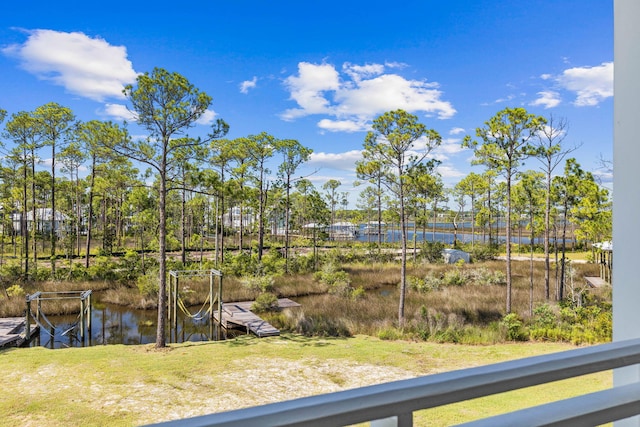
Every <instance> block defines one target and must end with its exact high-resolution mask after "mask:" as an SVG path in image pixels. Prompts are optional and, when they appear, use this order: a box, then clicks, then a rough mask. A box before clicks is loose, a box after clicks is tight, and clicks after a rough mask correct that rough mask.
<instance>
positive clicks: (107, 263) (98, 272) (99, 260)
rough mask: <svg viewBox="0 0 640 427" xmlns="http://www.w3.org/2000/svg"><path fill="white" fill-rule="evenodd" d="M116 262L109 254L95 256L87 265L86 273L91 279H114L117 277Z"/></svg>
mask: <svg viewBox="0 0 640 427" xmlns="http://www.w3.org/2000/svg"><path fill="white" fill-rule="evenodd" d="M118 267H119V266H118V264H117V263H116V262H115V261H113V260H112V259H111V257H109V256H97V257H96V258H95V259H94V260H93V263H92V264H91V265H90V266H89V269H88V271H87V274H88V275H89V278H91V279H93V280H116V279H118V278H119V274H118V273H119V269H118Z"/></svg>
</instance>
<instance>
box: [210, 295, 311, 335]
mask: <svg viewBox="0 0 640 427" xmlns="http://www.w3.org/2000/svg"><path fill="white" fill-rule="evenodd" d="M252 304H253V301H242V302H225V303H223V304H222V322H221V323H222V326H223V327H225V328H236V327H240V328H246V330H247V332H252V333H254V334H255V335H257V336H258V337H260V338H262V337H271V336H277V335H280V330H279V329H277V328H276V327H274V326H273V325H271V324H270V323H269V322H267V321H265V320H263V319H261V318H260V317H259V316H258V315H257V314H255V313H254V312H252V311H251V305H252ZM299 306H300V304H298V303H297V302H294V301H291V300H290V299H288V298H280V299H278V307H280V308H290V307H299ZM214 317H215V319H216V321H218V322H220V320H219V319H218V312H217V310H216V311H214Z"/></svg>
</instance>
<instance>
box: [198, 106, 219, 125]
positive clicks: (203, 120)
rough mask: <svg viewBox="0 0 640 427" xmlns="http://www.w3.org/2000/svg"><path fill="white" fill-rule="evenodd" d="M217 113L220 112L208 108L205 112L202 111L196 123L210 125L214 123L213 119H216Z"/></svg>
mask: <svg viewBox="0 0 640 427" xmlns="http://www.w3.org/2000/svg"><path fill="white" fill-rule="evenodd" d="M217 115H218V114H217V113H216V112H215V111H213V110H210V109H207V110H205V112H204V113H202V115H201V116H200V117H199V118H198V120H196V123H197V124H199V125H205V126H206V125H210V124H211V123H213V119H215V117H216V116H217Z"/></svg>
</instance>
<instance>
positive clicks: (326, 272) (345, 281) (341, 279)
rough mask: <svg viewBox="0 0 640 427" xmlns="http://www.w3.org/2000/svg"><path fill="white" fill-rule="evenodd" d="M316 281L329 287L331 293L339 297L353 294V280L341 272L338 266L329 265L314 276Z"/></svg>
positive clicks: (347, 274)
mask: <svg viewBox="0 0 640 427" xmlns="http://www.w3.org/2000/svg"><path fill="white" fill-rule="evenodd" d="M313 277H314V279H316V280H318V281H319V282H321V283H324V284H325V285H327V286H328V287H329V293H331V294H337V295H345V296H346V295H349V293H350V292H351V279H350V278H349V273H347V272H346V271H344V270H340V269H339V268H338V267H337V266H336V264H334V263H327V264H325V265H324V266H323V267H322V270H320V271H318V272H316V273H315V274H314V275H313Z"/></svg>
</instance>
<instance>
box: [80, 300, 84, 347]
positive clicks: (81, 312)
mask: <svg viewBox="0 0 640 427" xmlns="http://www.w3.org/2000/svg"><path fill="white" fill-rule="evenodd" d="M80 340H81V341H82V345H84V298H82V297H81V298H80Z"/></svg>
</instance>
